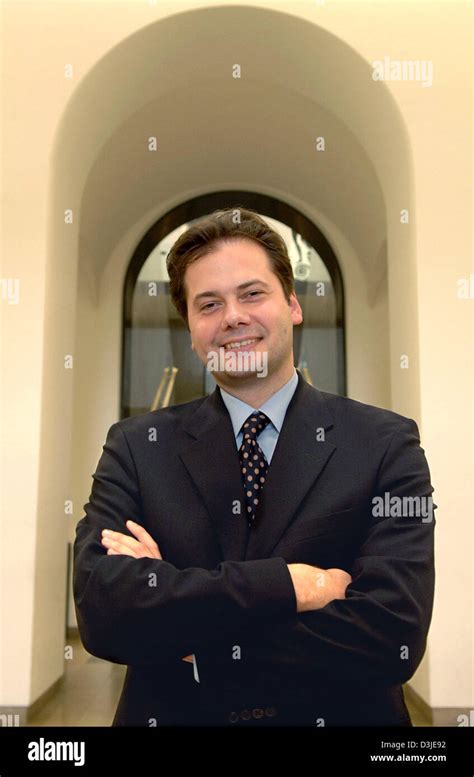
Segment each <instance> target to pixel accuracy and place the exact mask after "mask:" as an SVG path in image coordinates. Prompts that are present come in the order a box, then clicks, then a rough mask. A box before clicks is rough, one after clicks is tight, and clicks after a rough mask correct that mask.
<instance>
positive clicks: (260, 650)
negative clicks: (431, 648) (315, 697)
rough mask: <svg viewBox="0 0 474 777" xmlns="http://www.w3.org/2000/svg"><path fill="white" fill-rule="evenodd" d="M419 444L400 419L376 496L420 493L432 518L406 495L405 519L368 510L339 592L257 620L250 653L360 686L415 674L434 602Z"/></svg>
mask: <svg viewBox="0 0 474 777" xmlns="http://www.w3.org/2000/svg"><path fill="white" fill-rule="evenodd" d="M419 443H420V440H419V434H418V427H417V425H416V423H415V422H414V421H412V420H411V419H404V420H403V421H402V422H401V423H400V425H399V426H398V428H397V430H396V431H395V432H394V433H393V435H392V437H391V440H390V443H389V445H388V447H387V449H386V451H385V454H384V456H383V459H382V462H381V465H380V468H379V473H378V484H377V485H378V488H377V494H376V495H379V496H380V497H384V495H385V494H386V493H388V494H389V496H390V498H392V497H416V496H418V497H426V498H427V502H426V505H429V504H430V503H431V506H432V509H431V518H430V517H429V510H426V513H427V514H428V515H427V516H425V517H422V516H420V515H419V516H418V517H414V516H413V515H412V517H410V516H409V513H410V508H409V507H408V504H409V503H408V501H407V502H405V505H406V506H405V508H403V507H402V508H401V509H402V510H403V509H404V512H405V517H403V516H399V515H392V514H391V513H392V509H390V510H389V511H388V512H389V513H390V514H389V515H384V517H382V518H381V517H372V516H371V518H370V526H369V530H368V532H367V533H366V534H365V536H364V538H363V541H362V544H361V545H360V547H359V549H358V551H357V557H356V558H355V559H354V560H353V563H352V566H351V568H349V569H346V571H347V572H349V574H350V575H351V577H352V583H351V584H350V585H349V586H348V587H347V589H346V598H345V599H336V600H333V601H332V602H329V604H327V605H326V606H325V607H323V608H321V609H319V610H312V611H308V612H304V613H297V614H296V615H294V616H291V617H290V618H289V619H288V621H287V622H286V624H277V625H275V627H274V628H273V629H272V630H271V631H270V630H268V629H266V627H265V625H263V629H262V632H261V634H260V637H259V640H258V642H257V641H255V642H253V644H252V650H253V657H254V658H257V659H258V660H261V661H262V662H263V663H264V664H266V666H268V667H271V666H272V665H273V667H274V668H275V669H276V668H279V669H280V670H283V669H288V670H289V671H296V672H298V671H302V672H306V673H307V672H311V671H312V670H314V671H315V672H316V671H322V672H324V673H325V675H326V676H328V675H330V674H331V673H335V675H336V676H337V678H338V679H339V680H341V679H344V678H346V679H347V681H348V682H349V681H353V680H356V678H361V677H363V678H364V682H365V683H366V684H367V683H370V682H374V683H383V684H384V685H392V684H393V685H395V684H402V683H404V682H406V681H407V680H408V679H409V678H410V677H411V676H412V675H413V674H414V672H415V670H416V668H417V667H418V665H419V663H420V661H421V659H422V657H423V654H424V651H425V648H426V639H427V633H428V629H429V625H430V621H431V615H432V608H433V597H434V583H435V571H434V526H435V519H434V509H435V508H436V507H437V505H434V504H433V502H432V498H431V494H432V492H433V487H432V486H431V483H430V472H429V468H428V464H427V461H426V458H425V455H424V451H423V449H422V448H421V447H420V444H419ZM415 503H416V502H415V500H414V501H413V504H415ZM392 504H393V503H392ZM399 504H401V505H403V500H402V501H401V502H399ZM419 504H423V501H421V502H420V503H419ZM386 512H387V511H386ZM393 512H394V513H395V512H396V510H395V508H393ZM411 512H412V513H413V510H411Z"/></svg>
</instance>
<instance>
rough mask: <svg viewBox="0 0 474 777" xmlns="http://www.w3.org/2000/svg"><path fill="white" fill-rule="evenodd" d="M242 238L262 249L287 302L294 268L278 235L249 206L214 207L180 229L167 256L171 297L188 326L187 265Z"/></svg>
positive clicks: (292, 289) (291, 288)
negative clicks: (203, 216) (183, 230)
mask: <svg viewBox="0 0 474 777" xmlns="http://www.w3.org/2000/svg"><path fill="white" fill-rule="evenodd" d="M242 238H249V239H250V240H254V241H256V242H257V243H259V244H260V245H261V246H262V247H263V248H264V249H265V251H266V253H267V255H268V258H269V260H270V264H271V269H272V271H273V273H274V274H275V275H276V276H277V277H278V279H279V281H280V283H281V285H282V288H283V292H284V294H285V298H286V300H287V302H288V303H289V302H290V294H291V292H292V291H294V276H293V268H292V266H291V262H290V258H289V256H288V250H287V247H286V243H285V241H284V240H283V238H282V237H281V235H279V234H278V232H275V231H274V230H273V229H272V228H271V227H270V226H269V225H268V224H267V223H266V222H265V221H264V220H263V218H262V217H261V216H260V215H259V214H258V213H256V212H255V211H253V210H250V209H248V208H241V207H239V206H237V207H235V208H225V209H223V210H216V211H214V212H213V213H211V214H209V215H208V216H206V217H205V218H203V219H201V220H200V221H198V222H196V223H195V224H193V225H192V226H191V227H189V229H187V230H186V232H183V234H182V235H180V237H179V238H178V239H177V240H176V242H175V243H174V245H173V246H172V248H171V250H170V252H169V253H168V256H167V257H166V267H167V270H168V275H169V278H170V294H171V299H172V301H173V304H174V306H175V308H176V310H177V311H178V313H179V315H180V316H181V318H182V319H183V321H184V322H185V324H186V326H187V328H188V330H189V322H188V305H187V300H186V288H185V284H184V274H185V271H186V268H187V267H188V265H190V264H192V262H195V261H196V260H197V259H200V258H201V257H203V256H206V255H207V254H209V253H211V251H212V250H214V249H215V248H216V247H217V245H216V244H217V243H219V242H225V241H229V240H236V239H242Z"/></svg>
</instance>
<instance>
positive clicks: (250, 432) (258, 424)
mask: <svg viewBox="0 0 474 777" xmlns="http://www.w3.org/2000/svg"><path fill="white" fill-rule="evenodd" d="M269 423H270V419H269V418H268V416H266V415H265V413H261V412H260V410H257V411H256V412H255V413H252V414H251V415H249V417H248V418H247V420H246V421H245V422H244V424H243V425H242V432H243V434H244V440H245V439H249V438H250V439H251V440H255V439H256V437H257V435H259V434H260V432H263V430H264V429H265V427H266V425H267V424H269Z"/></svg>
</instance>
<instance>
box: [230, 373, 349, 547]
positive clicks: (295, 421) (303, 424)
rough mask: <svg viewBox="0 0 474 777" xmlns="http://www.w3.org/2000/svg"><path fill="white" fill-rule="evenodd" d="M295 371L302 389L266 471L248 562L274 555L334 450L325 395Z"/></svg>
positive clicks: (287, 416)
mask: <svg viewBox="0 0 474 777" xmlns="http://www.w3.org/2000/svg"><path fill="white" fill-rule="evenodd" d="M297 372H298V385H297V387H296V390H295V393H294V394H293V397H292V398H291V401H290V403H289V405H288V409H287V411H286V415H285V419H284V421H283V426H282V428H281V430H280V435H279V437H278V441H277V444H276V447H275V451H274V453H273V456H272V460H271V462H270V466H269V468H268V472H267V476H266V480H265V488H264V489H263V491H262V501H261V503H260V504H259V511H260V512H258V513H257V517H256V520H255V526H254V527H252V530H251V531H250V538H249V542H248V546H247V549H246V553H245V559H246V560H247V559H258V558H268V557H269V556H270V555H271V553H272V551H273V549H274V548H275V546H276V545H277V543H278V542H279V540H280V539H281V537H282V536H283V535H284V534H285V532H286V530H287V528H288V526H289V525H290V523H291V520H292V518H293V517H294V515H295V513H296V512H297V510H298V508H299V506H300V505H301V502H302V501H303V499H304V498H305V496H306V494H307V493H308V491H309V490H310V488H311V486H312V485H313V484H314V483H315V481H316V480H317V478H318V477H319V475H320V473H321V472H322V470H323V468H324V466H325V465H326V462H327V461H328V460H329V458H330V457H331V456H332V454H333V452H334V451H335V449H336V446H335V445H333V444H332V443H330V442H327V440H326V434H325V430H326V429H328V428H329V427H330V426H332V425H333V419H332V415H331V414H330V412H329V410H328V408H327V406H326V403H325V402H324V399H323V396H322V394H321V393H320V392H319V391H318V390H317V389H316V388H314V387H313V386H310V384H309V383H307V382H306V381H305V380H304V378H303V376H302V374H301V373H300V372H299V370H297ZM322 430H324V435H323V433H322ZM323 436H324V439H318V437H319V438H321V437H323Z"/></svg>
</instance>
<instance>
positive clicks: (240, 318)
mask: <svg viewBox="0 0 474 777" xmlns="http://www.w3.org/2000/svg"><path fill="white" fill-rule="evenodd" d="M249 321H250V316H249V314H248V311H246V310H245V309H244V307H243V305H242V304H241V303H240V302H238V301H231V302H227V304H226V305H225V308H224V314H223V316H222V329H226V328H227V327H229V326H232V327H236V326H240V325H241V324H248V323H249Z"/></svg>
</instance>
